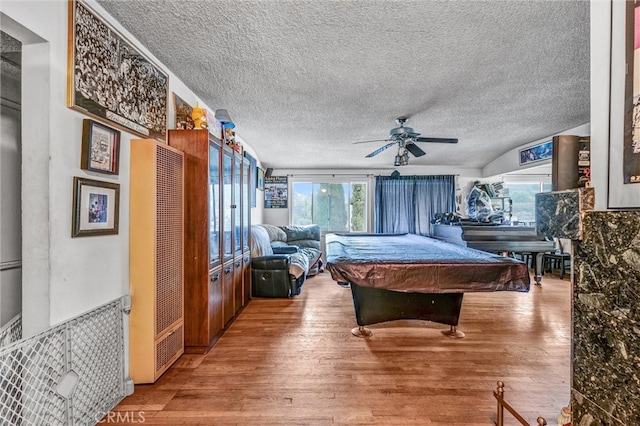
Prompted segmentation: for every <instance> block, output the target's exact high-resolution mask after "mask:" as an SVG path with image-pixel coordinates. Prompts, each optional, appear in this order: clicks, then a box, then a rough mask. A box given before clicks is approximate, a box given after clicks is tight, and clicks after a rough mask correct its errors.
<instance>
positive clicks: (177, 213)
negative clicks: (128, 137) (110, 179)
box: [156, 145, 183, 334]
mask: <svg viewBox="0 0 640 426" xmlns="http://www.w3.org/2000/svg"><path fill="white" fill-rule="evenodd" d="M156 154H157V155H156V168H157V173H158V177H157V180H156V181H157V182H158V185H157V187H156V209H157V217H156V227H157V229H156V247H157V254H156V271H157V272H156V275H157V280H158V283H157V292H156V306H157V308H156V312H157V318H156V334H162V332H163V331H164V330H166V329H167V327H170V326H171V325H172V324H174V323H175V322H176V321H177V320H178V319H179V318H181V317H182V305H183V294H182V288H183V286H182V280H183V270H182V257H183V251H182V247H183V244H182V238H183V233H182V221H183V218H182V206H183V193H182V170H183V164H182V163H183V157H182V156H181V155H180V154H178V153H176V152H174V151H171V150H169V149H167V148H165V147H163V146H160V145H158V147H157V151H156Z"/></svg>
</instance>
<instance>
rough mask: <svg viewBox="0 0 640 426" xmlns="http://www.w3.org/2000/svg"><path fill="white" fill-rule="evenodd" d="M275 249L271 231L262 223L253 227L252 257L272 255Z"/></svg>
mask: <svg viewBox="0 0 640 426" xmlns="http://www.w3.org/2000/svg"><path fill="white" fill-rule="evenodd" d="M272 254H273V249H272V248H271V241H270V240H269V233H268V232H267V230H266V229H264V228H263V227H262V225H258V226H252V227H251V257H260V256H271V255H272Z"/></svg>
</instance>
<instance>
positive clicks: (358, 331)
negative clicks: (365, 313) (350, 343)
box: [351, 325, 373, 337]
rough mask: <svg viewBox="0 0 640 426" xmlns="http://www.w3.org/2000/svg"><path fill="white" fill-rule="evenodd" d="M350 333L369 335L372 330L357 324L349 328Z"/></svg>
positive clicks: (371, 333)
mask: <svg viewBox="0 0 640 426" xmlns="http://www.w3.org/2000/svg"><path fill="white" fill-rule="evenodd" d="M351 334H353V335H354V336H356V337H370V336H372V335H373V331H371V330H369V329H368V328H367V327H365V326H364V325H359V326H358V327H354V328H352V329H351Z"/></svg>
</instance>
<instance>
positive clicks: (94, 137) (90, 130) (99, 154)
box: [80, 119, 120, 175]
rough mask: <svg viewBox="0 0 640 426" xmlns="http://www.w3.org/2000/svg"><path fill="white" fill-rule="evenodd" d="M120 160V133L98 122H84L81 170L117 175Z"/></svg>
mask: <svg viewBox="0 0 640 426" xmlns="http://www.w3.org/2000/svg"><path fill="white" fill-rule="evenodd" d="M119 159H120V132H119V131H118V130H115V129H112V128H111V127H108V126H105V125H104V124H100V123H98V122H97V121H93V120H89V119H85V120H83V123H82V153H81V157H80V168H81V169H83V170H89V171H92V172H99V173H106V174H111V175H117V174H118V166H119Z"/></svg>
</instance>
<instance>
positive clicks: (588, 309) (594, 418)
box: [572, 211, 640, 426]
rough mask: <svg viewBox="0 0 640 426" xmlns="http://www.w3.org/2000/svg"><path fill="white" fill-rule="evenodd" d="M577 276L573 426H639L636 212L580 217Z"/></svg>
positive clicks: (639, 227)
mask: <svg viewBox="0 0 640 426" xmlns="http://www.w3.org/2000/svg"><path fill="white" fill-rule="evenodd" d="M574 271H575V274H574V277H575V278H574V281H575V282H574V283H573V296H572V300H573V314H572V318H573V339H572V345H573V348H572V353H573V355H572V407H573V419H574V421H573V424H574V425H576V426H587V425H594V426H595V425H625V426H635V425H640V304H639V302H640V212H613V211H591V212H585V213H583V214H582V239H581V240H579V241H576V243H575V246H574Z"/></svg>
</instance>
